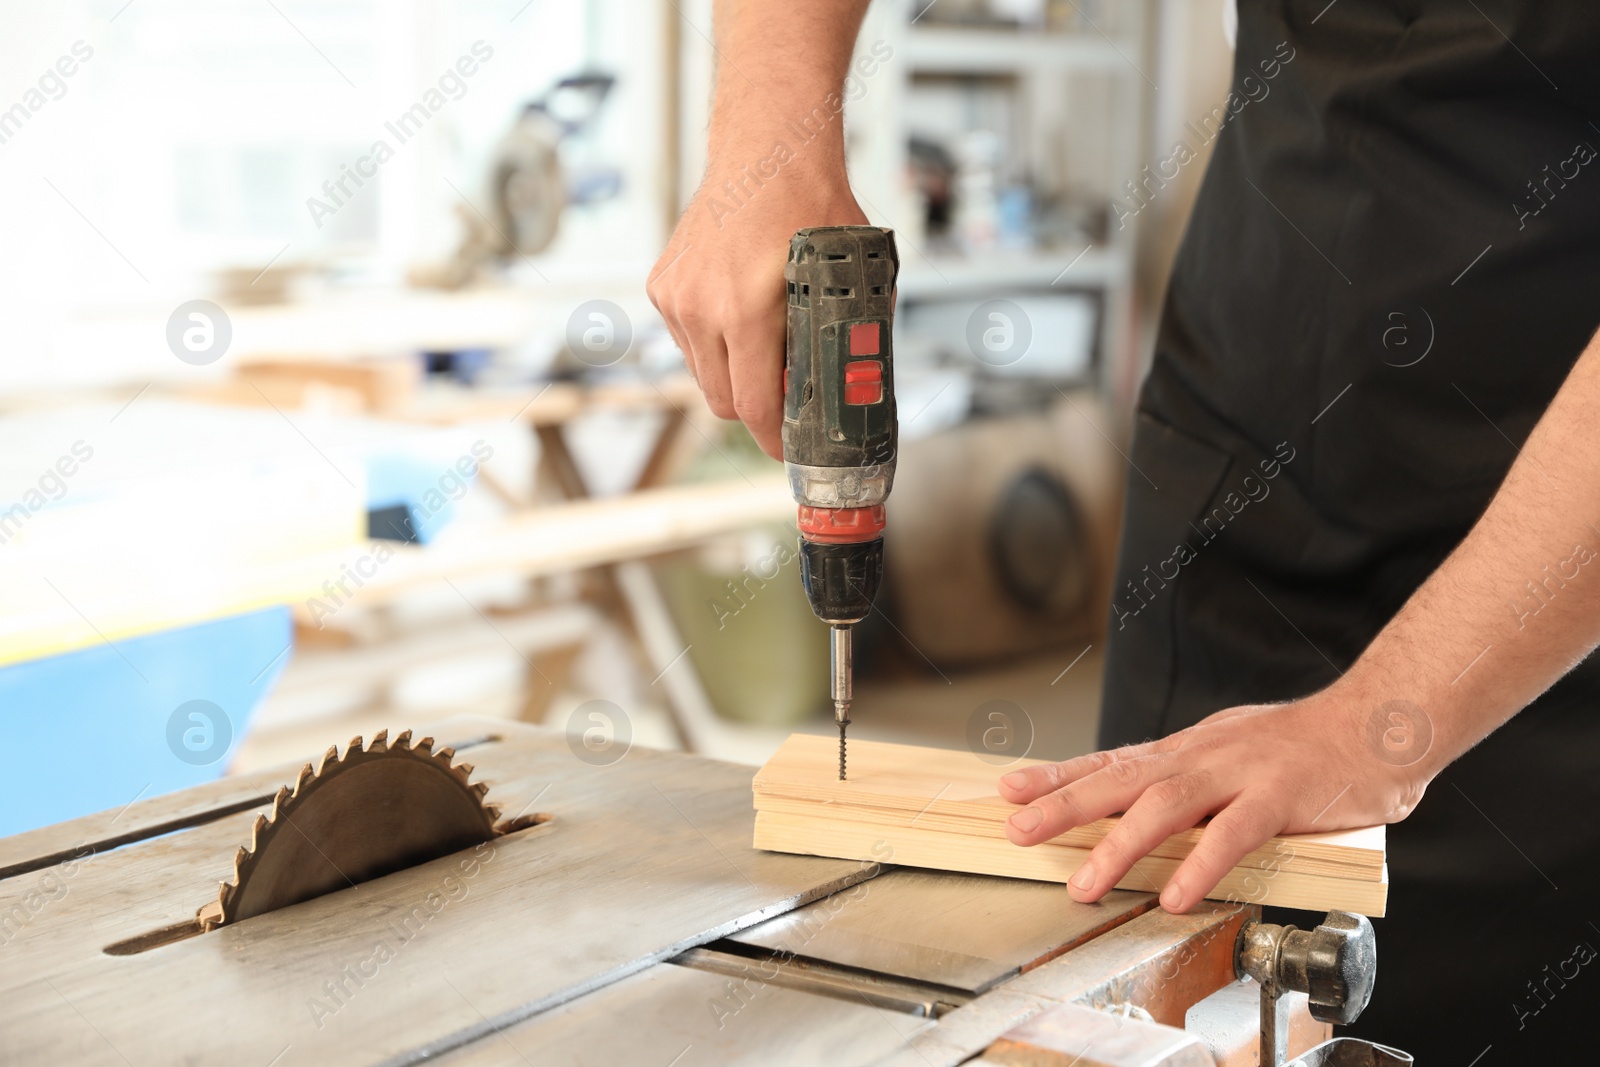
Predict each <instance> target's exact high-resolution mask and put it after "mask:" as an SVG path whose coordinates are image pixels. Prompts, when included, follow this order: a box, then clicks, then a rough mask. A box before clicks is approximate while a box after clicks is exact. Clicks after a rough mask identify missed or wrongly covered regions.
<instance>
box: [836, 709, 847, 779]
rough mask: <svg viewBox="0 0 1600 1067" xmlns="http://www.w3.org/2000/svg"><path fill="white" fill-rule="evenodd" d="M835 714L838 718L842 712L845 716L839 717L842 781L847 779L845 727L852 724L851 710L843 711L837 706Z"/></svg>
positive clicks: (840, 771) (840, 775)
mask: <svg viewBox="0 0 1600 1067" xmlns="http://www.w3.org/2000/svg"><path fill="white" fill-rule="evenodd" d="M833 714H834V717H835V718H838V717H839V716H840V715H841V714H842V715H844V716H845V717H844V718H840V719H839V781H841V782H842V781H844V780H845V778H844V728H845V727H846V726H849V725H850V719H849V715H850V712H849V711H848V710H844V711H841V710H840V709H839V708H837V707H835V708H834V710H833Z"/></svg>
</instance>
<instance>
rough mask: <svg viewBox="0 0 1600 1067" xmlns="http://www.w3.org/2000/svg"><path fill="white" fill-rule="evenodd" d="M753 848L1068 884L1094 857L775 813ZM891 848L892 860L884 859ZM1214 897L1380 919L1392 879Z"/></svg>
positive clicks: (1309, 881) (1298, 876)
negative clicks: (1090, 858) (1349, 913)
mask: <svg viewBox="0 0 1600 1067" xmlns="http://www.w3.org/2000/svg"><path fill="white" fill-rule="evenodd" d="M754 846H755V847H756V848H758V849H766V850H768V851H772V852H790V853H797V854H800V855H805V856H825V857H829V858H832V859H852V860H866V861H874V862H884V863H893V864H899V865H903V866H909V867H926V868H931V869H933V870H946V871H949V870H954V871H963V872H966V873H969V874H990V875H998V876H1001V877H1005V878H1026V879H1030V880H1033V881H1040V882H1061V883H1064V882H1066V881H1067V879H1069V878H1071V877H1072V875H1073V873H1074V872H1075V871H1077V869H1078V868H1079V866H1081V865H1082V863H1083V861H1084V860H1086V859H1087V858H1088V856H1089V851H1088V850H1087V849H1075V848H1067V847H1058V848H1052V849H1048V850H1046V849H1041V848H1037V847H1035V848H1022V847H1020V846H1018V845H1013V844H1011V843H1010V842H1009V841H998V840H993V839H990V838H982V837H967V836H960V837H957V836H954V835H950V834H945V833H941V832H939V831H937V830H922V829H918V828H916V827H909V826H907V827H895V826H870V825H866V824H843V823H819V821H818V820H817V819H816V818H814V817H806V816H795V815H786V814H783V813H780V812H773V811H758V812H757V813H756V829H755V839H754ZM885 846H887V848H888V849H889V850H890V852H891V853H892V854H891V855H888V856H886V855H885ZM1179 862H1180V861H1178V860H1174V859H1169V858H1166V857H1161V856H1154V857H1146V858H1145V859H1142V860H1140V861H1139V862H1137V863H1135V864H1134V866H1133V869H1132V870H1131V871H1129V873H1128V876H1127V877H1126V878H1124V879H1123V880H1122V881H1120V882H1118V883H1117V888H1118V889H1132V890H1136V891H1139V892H1159V891H1160V889H1161V887H1162V886H1164V885H1165V884H1166V883H1167V880H1168V879H1169V878H1171V877H1172V875H1173V873H1174V872H1176V871H1177V869H1178V866H1179ZM1207 896H1208V897H1209V898H1210V899H1212V900H1221V901H1227V902H1230V903H1248V904H1261V905H1272V906H1276V907H1284V908H1301V909H1305V910H1308V911H1332V910H1335V909H1337V910H1340V911H1351V912H1356V913H1358V914H1361V915H1369V916H1372V917H1374V918H1379V917H1381V916H1382V915H1383V914H1384V910H1385V908H1386V906H1387V904H1388V896H1389V883H1388V873H1387V871H1385V872H1384V878H1383V880H1382V881H1379V882H1367V881H1357V880H1355V879H1348V878H1328V877H1323V876H1318V875H1312V874H1304V873H1298V872H1293V871H1283V870H1280V871H1278V872H1277V873H1276V874H1273V873H1271V872H1268V871H1263V870H1260V869H1257V868H1247V867H1235V868H1234V869H1233V870H1232V871H1229V872H1228V874H1227V875H1226V876H1224V877H1223V879H1222V881H1221V882H1220V883H1218V885H1217V887H1216V888H1215V889H1213V890H1212V891H1211V892H1210V893H1209V894H1207Z"/></svg>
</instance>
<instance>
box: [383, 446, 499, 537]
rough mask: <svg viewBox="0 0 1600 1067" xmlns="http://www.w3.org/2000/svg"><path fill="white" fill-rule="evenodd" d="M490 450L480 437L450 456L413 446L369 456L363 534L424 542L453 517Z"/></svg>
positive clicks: (435, 534)
mask: <svg viewBox="0 0 1600 1067" xmlns="http://www.w3.org/2000/svg"><path fill="white" fill-rule="evenodd" d="M491 452H492V450H490V449H488V448H487V447H486V446H485V445H484V444H483V443H482V442H481V441H480V442H477V443H475V444H474V445H473V446H472V448H471V449H470V450H469V451H466V452H463V453H461V454H460V455H459V456H456V457H454V459H450V458H448V457H443V458H442V457H441V455H440V454H439V453H438V452H437V451H435V450H430V449H425V448H416V447H414V448H411V449H407V448H402V447H394V448H392V449H388V450H385V451H376V452H373V453H371V454H369V455H368V456H367V457H366V468H367V536H368V537H373V538H382V539H384V540H388V541H406V542H416V543H418V544H424V545H425V544H428V543H429V542H430V541H432V540H433V539H434V537H435V536H437V535H438V533H439V531H440V530H442V529H444V528H445V527H446V526H447V525H449V523H450V520H451V519H453V518H455V514H456V502H457V501H458V500H460V499H461V498H462V497H463V496H465V495H466V492H467V488H468V487H469V486H471V485H472V480H473V479H474V478H476V477H477V475H478V467H479V465H480V463H481V462H482V461H483V460H484V459H487V458H488V456H489V455H490V454H491Z"/></svg>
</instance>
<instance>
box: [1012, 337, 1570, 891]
mask: <svg viewBox="0 0 1600 1067" xmlns="http://www.w3.org/2000/svg"><path fill="white" fill-rule="evenodd" d="M1597 419H1600V335H1597V337H1596V338H1595V339H1594V340H1592V341H1591V342H1590V343H1589V347H1588V349H1587V350H1586V351H1585V352H1584V353H1583V355H1582V356H1580V357H1579V359H1578V361H1577V363H1576V364H1575V365H1574V367H1573V369H1572V371H1571V372H1570V373H1569V374H1568V376H1567V380H1566V381H1565V382H1564V383H1563V384H1562V386H1561V389H1560V390H1559V391H1558V392H1557V393H1556V397H1555V399H1554V400H1553V401H1552V402H1551V404H1550V407H1549V408H1548V410H1546V412H1545V414H1544V416H1543V418H1541V419H1540V420H1539V423H1538V425H1537V426H1535V427H1534V430H1533V433H1532V434H1531V435H1530V436H1529V437H1528V440H1527V443H1526V444H1525V445H1524V446H1523V448H1522V449H1521V451H1520V454H1519V456H1518V458H1517V460H1516V462H1515V463H1514V464H1512V467H1511V470H1510V473H1508V474H1507V476H1506V479H1505V482H1504V483H1503V484H1502V485H1501V487H1500V489H1499V491H1498V492H1497V493H1496V494H1495V496H1494V499H1493V500H1492V501H1491V502H1490V504H1489V507H1488V510H1487V511H1485V512H1484V514H1483V517H1482V518H1480V519H1479V520H1478V523H1477V524H1476V525H1475V526H1474V527H1473V528H1472V530H1471V532H1469V533H1468V534H1467V536H1466V538H1465V539H1464V540H1463V541H1462V542H1461V544H1460V545H1459V546H1457V548H1456V550H1455V551H1454V552H1452V553H1451V554H1450V556H1449V558H1448V559H1446V560H1445V561H1444V563H1443V564H1441V565H1440V566H1439V569H1438V570H1436V571H1435V572H1434V573H1433V575H1432V576H1431V577H1429V579H1428V580H1427V581H1426V582H1424V583H1423V584H1422V586H1421V587H1420V588H1419V589H1418V590H1417V591H1416V592H1415V593H1414V594H1413V595H1412V597H1411V599H1410V600H1409V601H1407V603H1406V605H1405V607H1403V608H1402V609H1401V610H1400V612H1399V614H1397V615H1396V616H1395V617H1394V619H1392V620H1391V621H1390V622H1389V624H1388V625H1387V626H1385V627H1384V628H1383V630H1382V632H1380V633H1379V634H1378V636H1377V637H1376V638H1374V639H1373V641H1372V644H1371V645H1369V646H1368V648H1367V650H1366V651H1365V652H1364V653H1363V654H1362V655H1361V657H1360V659H1358V660H1357V661H1356V663H1355V664H1354V665H1353V666H1352V667H1351V668H1350V670H1349V672H1348V673H1346V674H1345V675H1344V676H1343V677H1342V678H1340V679H1339V680H1338V681H1337V682H1335V683H1334V684H1333V685H1331V686H1329V687H1328V688H1327V689H1325V690H1323V691H1322V692H1319V693H1316V694H1314V695H1312V696H1309V697H1306V698H1304V699H1302V700H1297V701H1292V702H1290V703H1287V704H1279V705H1274V706H1262V707H1245V708H1233V709H1230V710H1228V711H1224V712H1221V713H1219V714H1217V715H1213V716H1211V717H1210V718H1208V719H1206V720H1205V721H1203V722H1201V723H1199V724H1197V725H1195V726H1193V727H1191V728H1189V729H1187V730H1184V731H1181V732H1180V733H1176V734H1173V735H1172V736H1171V737H1167V738H1164V739H1162V740H1160V741H1155V742H1150V743H1147V744H1142V745H1133V746H1130V747H1127V748H1123V749H1119V750H1117V751H1115V752H1097V753H1094V754H1092V755H1088V756H1082V757H1080V758H1078V759H1074V760H1068V761H1067V762H1065V763H1059V764H1048V765H1041V766H1038V767H1032V768H1029V769H1028V770H1027V771H1022V772H1017V773H1014V774H1010V775H1007V776H1005V777H1004V778H1003V779H1002V780H1001V783H1000V793H1001V795H1002V796H1004V797H1005V798H1006V799H1008V800H1010V801H1012V802H1014V803H1017V804H1027V805H1028V807H1025V808H1023V809H1022V810H1021V811H1019V812H1016V813H1015V814H1013V815H1012V816H1011V821H1010V823H1009V825H1008V827H1007V834H1008V836H1009V837H1010V838H1011V840H1012V841H1013V842H1015V843H1016V844H1019V845H1034V844H1038V843H1039V842H1041V841H1045V840H1048V839H1049V838H1052V837H1054V836H1056V835H1057V834H1060V833H1062V832H1063V831H1065V830H1067V829H1069V828H1071V827H1074V826H1078V825H1081V824H1083V823H1087V822H1090V821H1092V820H1094V819H1098V818H1102V817H1104V816H1107V815H1112V814H1115V813H1117V812H1126V815H1125V816H1124V817H1123V818H1122V819H1121V820H1120V822H1119V824H1118V825H1117V827H1116V829H1115V830H1113V831H1112V832H1111V833H1109V834H1107V835H1106V837H1105V839H1104V840H1103V841H1102V842H1101V843H1100V844H1099V845H1098V846H1096V847H1095V849H1094V851H1093V852H1092V853H1090V856H1089V861H1088V863H1087V864H1086V865H1085V866H1084V868H1083V869H1082V870H1080V871H1079V872H1078V874H1076V875H1075V876H1074V877H1073V879H1072V881H1071V882H1069V890H1070V891H1071V893H1072V895H1073V897H1075V898H1076V899H1078V900H1097V899H1099V897H1100V896H1101V895H1102V894H1104V893H1105V892H1106V890H1108V889H1110V888H1112V886H1114V885H1115V884H1116V883H1117V882H1118V881H1119V880H1120V879H1121V878H1123V877H1124V876H1125V875H1126V874H1127V872H1128V870H1129V868H1130V867H1131V866H1132V864H1133V862H1134V861H1135V860H1136V859H1138V858H1140V857H1142V856H1144V855H1146V854H1147V853H1148V852H1149V851H1150V850H1151V848H1153V847H1154V846H1155V845H1156V844H1157V843H1158V842H1160V841H1161V840H1163V839H1164V838H1166V837H1167V836H1168V835H1169V834H1172V833H1176V832H1177V831H1179V830H1184V829H1187V828H1189V827H1191V826H1194V825H1196V824H1197V823H1198V822H1199V821H1200V820H1202V819H1204V818H1205V817H1206V816H1207V815H1213V818H1212V819H1211V823H1210V825H1209V826H1208V827H1207V829H1206V830H1205V832H1204V834H1203V835H1202V838H1201V841H1200V843H1199V844H1198V845H1197V846H1196V847H1195V849H1194V852H1193V853H1192V854H1191V855H1190V856H1189V857H1188V858H1187V859H1186V860H1184V862H1183V864H1182V865H1181V866H1180V867H1179V868H1178V870H1177V872H1176V873H1175V874H1174V875H1173V876H1172V879H1171V881H1170V882H1169V883H1168V884H1167V886H1166V887H1165V888H1164V889H1163V890H1162V893H1161V904H1162V906H1163V907H1165V908H1167V909H1168V910H1171V911H1184V910H1187V909H1188V908H1190V907H1192V906H1193V905H1194V904H1195V903H1196V902H1198V901H1199V900H1200V899H1201V897H1203V896H1204V895H1205V894H1206V893H1207V892H1209V891H1210V890H1211V889H1212V888H1213V887H1215V886H1216V884H1217V882H1218V881H1219V880H1220V879H1221V878H1222V876H1223V875H1224V874H1225V873H1227V871H1228V870H1229V869H1230V868H1231V867H1233V865H1234V864H1236V863H1237V862H1238V861H1239V860H1240V859H1242V858H1243V857H1244V855H1245V853H1247V852H1249V851H1250V850H1251V849H1253V848H1256V847H1258V846H1260V845H1261V844H1263V843H1264V842H1266V841H1267V840H1268V839H1269V838H1271V837H1272V836H1273V835H1275V834H1279V833H1305V832H1310V831H1324V830H1335V829H1341V828H1347V827H1355V826H1367V825H1371V824H1374V823H1380V822H1385V823H1386V822H1398V821H1400V820H1401V819H1403V818H1405V817H1406V815H1407V814H1409V813H1410V812H1411V810H1412V809H1413V808H1414V807H1415V806H1416V804H1417V802H1418V801H1419V800H1421V799H1422V794H1423V791H1424V790H1425V789H1426V788H1427V786H1428V783H1429V782H1430V781H1431V780H1432V779H1433V777H1434V776H1435V775H1437V774H1438V773H1439V771H1440V770H1442V769H1443V768H1444V767H1445V766H1446V765H1448V764H1449V763H1450V762H1451V761H1452V760H1454V759H1456V758H1457V757H1459V756H1460V755H1461V754H1462V753H1464V752H1466V751H1467V750H1468V749H1469V748H1471V747H1472V746H1473V745H1475V744H1477V743H1478V742H1479V741H1481V740H1482V739H1483V738H1484V737H1486V736H1488V735H1489V734H1490V733H1491V732H1493V731H1494V730H1495V729H1496V728H1497V727H1499V726H1500V725H1501V724H1502V723H1504V722H1505V721H1506V720H1507V719H1509V718H1511V716H1513V715H1515V714H1516V713H1517V712H1518V711H1520V710H1521V709H1522V708H1523V707H1525V706H1526V705H1527V704H1529V703H1530V702H1532V701H1533V699H1534V698H1535V697H1537V696H1538V695H1539V694H1540V693H1542V692H1544V691H1545V690H1546V689H1547V688H1549V687H1550V685H1551V684H1552V683H1554V682H1555V681H1556V680H1557V679H1558V678H1560V677H1561V676H1562V675H1564V674H1566V673H1567V672H1568V671H1569V670H1571V669H1572V668H1573V667H1575V666H1576V665H1577V664H1578V663H1579V662H1580V661H1581V660H1582V659H1583V658H1584V657H1585V656H1586V655H1588V654H1589V652H1590V651H1592V650H1593V649H1594V647H1595V645H1596V643H1597V642H1600V556H1597V555H1596V553H1597V552H1600V530H1597V529H1596V526H1597V525H1600V433H1596V432H1595V423H1596V420H1597ZM1371 476H1372V477H1374V478H1381V477H1383V472H1382V471H1377V470H1374V471H1372V472H1371ZM1530 583H1531V584H1530ZM1390 701H1407V702H1409V703H1410V704H1411V705H1415V706H1416V707H1417V708H1419V709H1421V710H1420V713H1421V714H1422V715H1425V716H1426V719H1427V721H1428V722H1429V723H1431V726H1432V741H1431V744H1430V745H1429V747H1428V748H1427V751H1426V753H1425V754H1423V753H1417V755H1418V756H1419V757H1420V758H1418V759H1417V760H1416V762H1414V763H1413V762H1411V757H1409V756H1407V757H1405V758H1403V759H1398V760H1396V759H1394V758H1393V757H1391V758H1390V759H1387V760H1386V759H1385V758H1383V751H1382V749H1381V746H1380V747H1374V746H1373V745H1372V744H1371V743H1370V741H1369V729H1368V724H1369V721H1370V720H1371V718H1372V716H1373V715H1374V713H1375V712H1376V711H1378V709H1380V708H1381V707H1382V706H1383V705H1384V704H1387V703H1388V702H1390ZM1399 762H1404V763H1408V764H1409V765H1408V766H1396V765H1395V764H1396V763H1399ZM1525 770H1526V772H1527V773H1528V774H1530V775H1536V774H1537V773H1538V768H1535V767H1529V768H1525Z"/></svg>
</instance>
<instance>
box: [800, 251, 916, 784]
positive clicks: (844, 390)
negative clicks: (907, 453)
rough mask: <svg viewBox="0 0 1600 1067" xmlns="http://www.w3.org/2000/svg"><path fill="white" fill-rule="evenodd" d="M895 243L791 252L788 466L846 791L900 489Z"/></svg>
mask: <svg viewBox="0 0 1600 1067" xmlns="http://www.w3.org/2000/svg"><path fill="white" fill-rule="evenodd" d="M899 267H900V260H899V256H898V255H897V253H896V251H895V244H894V232H893V231H892V230H887V229H883V228H880V227H877V226H818V227H814V228H811V229H805V230H801V231H799V232H798V233H796V234H795V235H794V237H793V238H791V239H790V241H789V260H788V263H787V264H786V265H785V266H784V271H783V276H784V281H785V283H786V286H787V289H788V305H789V310H788V339H787V345H786V352H785V357H784V379H783V382H784V393H783V464H784V468H785V470H786V471H787V472H788V476H789V488H790V489H791V491H792V492H793V493H794V499H795V503H796V504H798V505H799V527H800V580H801V582H802V583H803V584H804V586H805V591H806V598H807V599H808V600H809V601H810V602H811V610H812V611H814V612H815V613H816V615H817V618H819V619H821V620H822V621H823V622H825V623H827V624H828V625H829V626H830V627H831V628H832V632H831V638H832V645H831V651H830V656H829V661H830V662H829V668H830V670H829V676H830V684H829V689H830V693H831V696H832V699H833V714H834V720H835V721H836V722H837V723H838V726H839V780H840V781H843V780H844V777H845V728H846V727H847V726H849V725H850V702H851V687H852V674H853V652H852V637H851V634H852V631H851V627H852V626H854V625H855V624H856V623H858V622H860V621H861V620H862V619H864V618H866V617H867V614H868V613H869V612H870V611H871V610H872V600H873V597H875V596H876V595H877V592H878V586H879V584H880V583H881V582H882V580H883V529H884V509H883V505H884V500H885V499H886V498H887V497H888V495H889V490H890V488H891V487H892V486H893V484H894V465H895V447H896V443H897V439H898V434H899V430H898V425H897V423H896V421H895V406H894V358H893V353H894V340H893V336H892V334H893V326H894V298H895V288H894V287H895V276H896V274H897V273H898V271H899Z"/></svg>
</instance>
